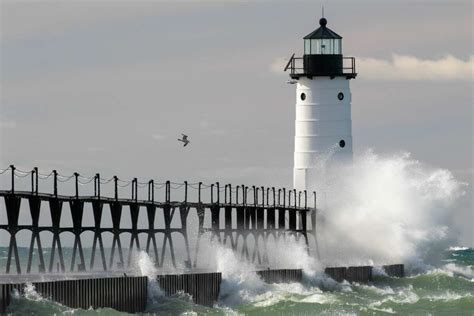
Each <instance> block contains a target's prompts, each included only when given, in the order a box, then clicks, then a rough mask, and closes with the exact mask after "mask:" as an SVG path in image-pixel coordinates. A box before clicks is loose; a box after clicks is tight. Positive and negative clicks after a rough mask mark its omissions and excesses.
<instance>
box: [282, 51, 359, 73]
mask: <svg viewBox="0 0 474 316" xmlns="http://www.w3.org/2000/svg"><path fill="white" fill-rule="evenodd" d="M298 60H303V57H295V54H293V55H291V57H290V60H289V61H288V63H287V64H286V66H285V69H284V71H287V70H290V74H291V75H304V74H305V73H304V65H303V66H302V67H296V61H298ZM342 60H343V62H342V68H341V75H354V74H356V67H355V57H342ZM345 60H350V61H351V62H350V66H347V67H344V61H345ZM298 70H303V71H301V72H299V71H298ZM345 70H349V72H345Z"/></svg>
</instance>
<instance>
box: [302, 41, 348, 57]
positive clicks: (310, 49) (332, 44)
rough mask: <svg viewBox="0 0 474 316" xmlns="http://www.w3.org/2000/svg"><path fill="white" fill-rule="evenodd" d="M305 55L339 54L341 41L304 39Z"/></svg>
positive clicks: (340, 52)
mask: <svg viewBox="0 0 474 316" xmlns="http://www.w3.org/2000/svg"><path fill="white" fill-rule="evenodd" d="M304 53H305V55H341V54H342V41H341V40H340V39H305V40H304Z"/></svg>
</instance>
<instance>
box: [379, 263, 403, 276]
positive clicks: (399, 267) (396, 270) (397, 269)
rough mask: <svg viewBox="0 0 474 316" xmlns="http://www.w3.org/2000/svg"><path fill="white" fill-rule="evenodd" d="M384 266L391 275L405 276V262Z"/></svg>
mask: <svg viewBox="0 0 474 316" xmlns="http://www.w3.org/2000/svg"><path fill="white" fill-rule="evenodd" d="M382 268H383V269H384V271H385V273H387V275H388V276H390V277H396V278H403V277H404V276H405V266H404V265H403V264H391V265H387V266H383V267H382Z"/></svg>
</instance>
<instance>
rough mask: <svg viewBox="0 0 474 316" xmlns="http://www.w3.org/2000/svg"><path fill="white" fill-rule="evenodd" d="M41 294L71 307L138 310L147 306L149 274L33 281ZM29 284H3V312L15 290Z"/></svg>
mask: <svg viewBox="0 0 474 316" xmlns="http://www.w3.org/2000/svg"><path fill="white" fill-rule="evenodd" d="M32 284H33V286H34V287H35V290H36V292H37V293H39V294H41V296H43V297H45V298H48V299H50V300H53V301H56V302H58V303H60V304H63V305H65V306H68V307H71V308H82V309H88V308H90V307H92V308H104V307H110V308H113V309H115V310H118V311H122V312H128V313H137V312H142V311H144V310H145V308H146V303H147V292H148V278H147V277H108V278H87V279H76V280H54V281H46V282H32ZM25 285H26V284H25V283H8V284H0V313H1V314H4V313H5V312H6V309H7V306H8V305H9V304H10V301H11V296H12V291H13V290H15V289H16V290H17V291H18V292H19V293H20V294H21V293H23V292H24V289H25Z"/></svg>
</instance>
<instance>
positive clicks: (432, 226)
mask: <svg viewBox="0 0 474 316" xmlns="http://www.w3.org/2000/svg"><path fill="white" fill-rule="evenodd" d="M327 177H328V179H326V182H327V183H330V186H328V187H327V188H325V189H326V190H327V201H326V204H327V206H326V208H325V209H323V210H322V212H320V213H319V218H318V220H319V222H320V223H321V225H320V226H318V227H320V232H321V234H322V235H323V236H324V241H325V245H324V247H323V249H322V250H323V251H322V258H323V260H324V262H325V263H326V264H379V263H380V264H386V263H392V262H394V263H396V262H403V263H412V266H413V267H415V263H420V262H423V261H424V260H428V262H429V261H430V259H432V257H433V254H436V253H441V251H440V250H443V249H446V247H447V246H448V245H449V244H452V243H451V242H452V241H453V240H454V238H455V231H453V229H452V227H453V226H452V224H451V218H452V212H453V211H454V210H455V203H456V201H457V199H458V198H459V196H460V195H462V194H463V187H464V185H463V184H462V183H460V182H458V181H456V180H455V179H454V177H453V175H452V174H451V173H450V172H449V171H448V170H443V169H433V168H429V167H427V166H424V165H423V164H422V163H420V162H419V161H416V160H414V159H412V158H411V157H410V155H409V154H401V155H394V156H391V157H382V156H379V155H377V154H375V153H374V152H373V151H368V152H366V153H365V154H364V155H362V156H360V157H358V158H356V159H355V161H354V163H353V164H351V165H350V166H340V167H339V168H337V169H331V170H330V172H328V174H327ZM315 183H316V182H315ZM314 185H315V184H314ZM316 189H318V188H316Z"/></svg>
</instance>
